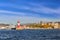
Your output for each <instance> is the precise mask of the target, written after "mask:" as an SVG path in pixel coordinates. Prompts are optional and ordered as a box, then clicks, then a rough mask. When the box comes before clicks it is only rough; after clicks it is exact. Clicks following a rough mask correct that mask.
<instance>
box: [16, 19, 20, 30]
mask: <svg viewBox="0 0 60 40" xmlns="http://www.w3.org/2000/svg"><path fill="white" fill-rule="evenodd" d="M20 28H21V26H20V21H19V20H18V21H17V27H16V29H20Z"/></svg>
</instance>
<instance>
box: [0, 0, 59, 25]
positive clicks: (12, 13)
mask: <svg viewBox="0 0 60 40" xmlns="http://www.w3.org/2000/svg"><path fill="white" fill-rule="evenodd" d="M17 20H20V21H21V23H22V24H24V23H36V22H40V21H60V0H0V23H8V24H16V22H17Z"/></svg>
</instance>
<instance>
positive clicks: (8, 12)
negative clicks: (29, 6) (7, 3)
mask: <svg viewBox="0 0 60 40" xmlns="http://www.w3.org/2000/svg"><path fill="white" fill-rule="evenodd" d="M0 13H2V14H3V13H7V14H15V15H25V13H22V12H13V11H7V10H0Z"/></svg>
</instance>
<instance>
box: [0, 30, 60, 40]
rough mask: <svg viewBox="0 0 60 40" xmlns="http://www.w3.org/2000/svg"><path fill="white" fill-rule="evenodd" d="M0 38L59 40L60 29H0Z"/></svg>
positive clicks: (8, 39)
mask: <svg viewBox="0 0 60 40" xmlns="http://www.w3.org/2000/svg"><path fill="white" fill-rule="evenodd" d="M0 40H60V30H58V29H36V30H0Z"/></svg>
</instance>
